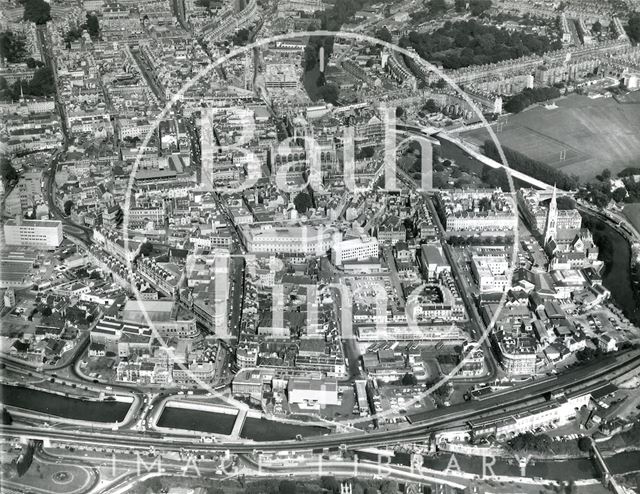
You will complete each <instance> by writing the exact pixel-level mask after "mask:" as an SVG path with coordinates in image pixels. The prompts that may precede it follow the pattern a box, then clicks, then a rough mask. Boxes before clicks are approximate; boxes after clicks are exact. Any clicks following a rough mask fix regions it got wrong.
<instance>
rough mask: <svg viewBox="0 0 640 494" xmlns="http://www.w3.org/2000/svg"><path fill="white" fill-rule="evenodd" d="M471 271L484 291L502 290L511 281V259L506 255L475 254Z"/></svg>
mask: <svg viewBox="0 0 640 494" xmlns="http://www.w3.org/2000/svg"><path fill="white" fill-rule="evenodd" d="M471 271H472V273H473V276H474V277H475V279H476V282H477V283H478V287H479V288H480V291H481V292H482V293H485V292H502V291H504V290H505V289H506V288H507V287H508V286H509V285H510V283H511V278H510V276H509V261H508V260H507V257H506V256H505V255H489V256H481V255H474V256H473V257H472V258H471Z"/></svg>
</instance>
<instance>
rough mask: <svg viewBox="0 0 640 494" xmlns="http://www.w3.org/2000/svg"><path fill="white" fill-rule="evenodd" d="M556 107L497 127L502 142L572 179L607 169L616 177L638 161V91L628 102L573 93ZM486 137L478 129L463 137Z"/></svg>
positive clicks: (532, 111)
mask: <svg viewBox="0 0 640 494" xmlns="http://www.w3.org/2000/svg"><path fill="white" fill-rule="evenodd" d="M556 103H557V106H558V107H557V108H555V109H546V108H545V107H543V106H536V107H534V108H531V109H530V110H527V111H524V112H522V113H519V114H516V115H510V116H509V117H507V118H505V119H501V122H503V123H502V124H497V125H494V127H493V128H494V130H495V132H496V134H497V136H498V139H499V140H500V142H501V143H502V144H503V145H504V146H506V147H509V148H511V149H514V150H515V151H519V152H521V153H523V154H525V155H527V156H529V157H530V158H532V159H535V160H538V161H542V162H544V163H547V164H548V165H551V166H553V167H554V168H558V169H561V170H562V171H563V172H565V173H567V174H568V175H577V176H579V177H580V178H582V179H591V178H593V177H595V176H596V175H597V174H598V173H600V171H601V170H602V169H604V168H609V169H610V170H611V171H612V172H613V174H614V175H615V174H616V173H617V172H619V171H620V170H622V169H623V168H626V167H628V166H633V165H635V166H637V165H638V163H640V132H639V131H638V129H640V92H639V93H636V94H633V95H631V96H630V97H629V98H628V103H618V102H617V101H616V100H615V99H613V98H599V99H591V98H588V97H586V96H579V95H571V96H568V97H566V98H561V99H559V100H558V101H557V102H556ZM487 136H488V133H487V132H486V130H484V129H477V130H473V131H470V132H466V133H464V134H462V137H463V138H465V139H467V140H469V141H472V142H476V143H482V142H484V140H485V139H486V138H487Z"/></svg>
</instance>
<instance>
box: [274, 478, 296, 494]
mask: <svg viewBox="0 0 640 494" xmlns="http://www.w3.org/2000/svg"><path fill="white" fill-rule="evenodd" d="M297 491H298V489H297V487H296V483H295V482H293V481H291V480H283V481H281V482H280V485H279V486H278V492H279V493H280V494H296V492H297Z"/></svg>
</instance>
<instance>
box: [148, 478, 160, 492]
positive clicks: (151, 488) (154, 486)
mask: <svg viewBox="0 0 640 494" xmlns="http://www.w3.org/2000/svg"><path fill="white" fill-rule="evenodd" d="M145 487H146V488H147V491H148V492H152V493H156V492H160V491H162V489H163V488H164V485H162V480H160V479H159V478H158V477H151V478H150V479H148V480H147V481H146V482H145Z"/></svg>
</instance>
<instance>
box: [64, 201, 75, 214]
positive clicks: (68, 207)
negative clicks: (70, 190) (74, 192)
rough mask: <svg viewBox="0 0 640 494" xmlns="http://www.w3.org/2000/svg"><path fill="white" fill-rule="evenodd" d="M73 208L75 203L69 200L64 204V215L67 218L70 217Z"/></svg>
mask: <svg viewBox="0 0 640 494" xmlns="http://www.w3.org/2000/svg"><path fill="white" fill-rule="evenodd" d="M72 207H73V201H72V200H71V199H68V200H67V201H65V202H64V214H65V216H69V215H70V214H71V208H72Z"/></svg>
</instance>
